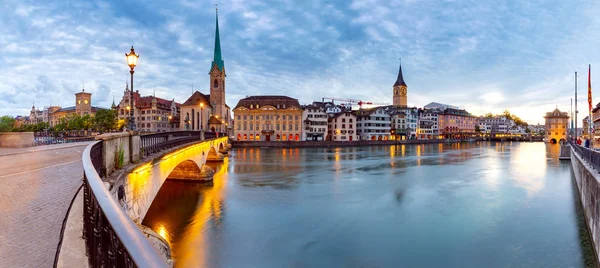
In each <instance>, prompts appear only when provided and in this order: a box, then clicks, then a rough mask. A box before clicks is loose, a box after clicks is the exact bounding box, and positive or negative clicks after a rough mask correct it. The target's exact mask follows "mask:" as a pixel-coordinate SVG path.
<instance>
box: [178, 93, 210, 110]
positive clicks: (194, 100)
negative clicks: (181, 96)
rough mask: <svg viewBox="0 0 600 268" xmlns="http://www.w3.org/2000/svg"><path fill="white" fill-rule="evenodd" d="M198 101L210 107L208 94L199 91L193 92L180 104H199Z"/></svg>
mask: <svg viewBox="0 0 600 268" xmlns="http://www.w3.org/2000/svg"><path fill="white" fill-rule="evenodd" d="M200 103H204V105H205V106H208V107H211V108H212V106H211V105H210V95H204V94H202V93H200V92H199V91H196V92H194V94H192V96H190V97H189V98H188V99H187V100H186V101H185V102H184V103H183V104H182V106H200Z"/></svg>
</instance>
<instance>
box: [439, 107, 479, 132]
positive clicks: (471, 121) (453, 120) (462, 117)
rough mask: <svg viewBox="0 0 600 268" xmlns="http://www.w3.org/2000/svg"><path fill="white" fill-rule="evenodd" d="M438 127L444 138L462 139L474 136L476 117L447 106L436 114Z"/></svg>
mask: <svg viewBox="0 0 600 268" xmlns="http://www.w3.org/2000/svg"><path fill="white" fill-rule="evenodd" d="M437 117H438V129H439V132H440V134H441V136H442V138H444V139H463V138H470V137H473V136H476V135H477V134H478V133H477V132H475V126H476V125H477V124H478V121H479V120H478V118H477V117H475V116H473V115H471V114H470V113H468V112H467V111H465V110H459V109H453V108H448V109H444V110H443V111H441V112H439V113H438V114H437Z"/></svg>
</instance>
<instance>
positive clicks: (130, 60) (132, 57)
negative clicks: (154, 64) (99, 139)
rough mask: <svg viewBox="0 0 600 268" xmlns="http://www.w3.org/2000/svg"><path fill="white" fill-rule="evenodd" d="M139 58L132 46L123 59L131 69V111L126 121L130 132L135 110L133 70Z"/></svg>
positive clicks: (133, 129) (133, 122)
mask: <svg viewBox="0 0 600 268" xmlns="http://www.w3.org/2000/svg"><path fill="white" fill-rule="evenodd" d="M139 57H140V55H136V54H135V50H134V49H133V46H131V51H130V52H129V54H127V53H126V54H125V58H126V59H127V65H129V68H131V70H130V71H129V73H131V91H129V106H130V107H131V110H130V111H129V120H128V121H129V122H128V125H129V130H131V131H135V117H134V115H133V111H134V110H135V109H133V68H135V66H136V65H137V61H138V58H139Z"/></svg>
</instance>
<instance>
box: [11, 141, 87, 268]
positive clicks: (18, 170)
mask: <svg viewBox="0 0 600 268" xmlns="http://www.w3.org/2000/svg"><path fill="white" fill-rule="evenodd" d="M88 144H89V142H86V143H73V144H61V145H47V146H38V147H30V148H25V149H6V148H0V230H2V232H0V241H2V242H0V260H1V262H0V266H1V267H52V266H53V265H54V259H55V255H56V249H57V246H58V244H59V241H60V235H61V229H62V225H63V221H64V219H65V216H66V213H67V210H68V209H69V205H70V203H71V200H72V199H73V197H74V196H75V194H76V193H77V190H78V188H79V187H80V186H81V185H82V183H83V182H82V178H83V169H82V165H81V154H82V153H83V150H84V149H85V146H87V145H88Z"/></svg>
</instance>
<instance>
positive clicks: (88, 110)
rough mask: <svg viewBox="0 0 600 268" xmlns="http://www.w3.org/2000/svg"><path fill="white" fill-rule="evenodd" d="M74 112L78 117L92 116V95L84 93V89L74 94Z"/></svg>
mask: <svg viewBox="0 0 600 268" xmlns="http://www.w3.org/2000/svg"><path fill="white" fill-rule="evenodd" d="M75 112H76V113H77V115H79V116H84V115H86V114H89V115H91V114H92V93H88V92H85V89H82V90H81V92H78V93H75Z"/></svg>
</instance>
